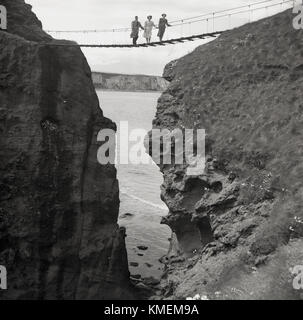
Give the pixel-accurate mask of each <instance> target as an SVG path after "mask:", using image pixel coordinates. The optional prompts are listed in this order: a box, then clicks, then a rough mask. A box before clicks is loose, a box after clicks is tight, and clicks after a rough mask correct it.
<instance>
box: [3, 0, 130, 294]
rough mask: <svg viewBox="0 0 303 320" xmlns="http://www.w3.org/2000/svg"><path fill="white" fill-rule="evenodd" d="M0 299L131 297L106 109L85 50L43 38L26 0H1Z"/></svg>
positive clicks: (39, 26)
mask: <svg viewBox="0 0 303 320" xmlns="http://www.w3.org/2000/svg"><path fill="white" fill-rule="evenodd" d="M1 4H3V5H5V6H6V8H7V11H8V30H7V31H0V48H1V49H0V132H1V135H0V154H1V157H0V190H1V193H0V264H1V265H4V266H6V268H7V271H8V290H7V291H1V292H0V299H121V298H123V299H126V298H130V295H129V291H128V289H129V272H128V262H127V254H126V249H125V242H124V238H125V230H124V229H120V228H119V226H118V225H117V218H118V211H119V190H118V182H117V179H116V169H115V168H114V166H111V165H108V166H101V165H99V164H98V162H97V148H98V147H99V145H98V143H97V134H98V132H99V130H100V129H103V128H113V129H115V124H114V123H113V122H111V121H110V120H109V119H106V118H105V117H104V116H103V114H102V111H101V109H100V108H99V102H98V98H97V96H96V93H95V90H94V87H93V83H92V79H91V71H90V68H89V66H88V64H87V61H86V59H85V57H84V56H83V54H82V52H81V50H80V48H77V47H60V46H55V45H51V46H50V45H49V43H52V44H56V43H60V44H64V43H65V42H64V41H59V42H58V41H56V40H53V39H52V38H51V37H50V36H49V35H47V34H46V33H44V32H43V31H42V28H41V22H40V21H39V20H38V19H37V17H36V16H35V15H34V14H33V13H32V11H31V6H29V5H27V4H25V3H24V1H23V0H2V1H1Z"/></svg>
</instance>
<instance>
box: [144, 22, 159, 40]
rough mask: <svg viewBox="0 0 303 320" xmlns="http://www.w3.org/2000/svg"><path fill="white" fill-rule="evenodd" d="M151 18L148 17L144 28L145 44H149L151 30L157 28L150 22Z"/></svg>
mask: <svg viewBox="0 0 303 320" xmlns="http://www.w3.org/2000/svg"><path fill="white" fill-rule="evenodd" d="M152 18H153V17H152V16H148V17H147V21H146V22H145V26H144V38H145V39H146V42H147V43H150V41H151V37H152V32H153V28H154V27H155V28H157V26H156V25H155V24H154V22H153V21H152Z"/></svg>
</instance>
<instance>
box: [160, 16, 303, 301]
mask: <svg viewBox="0 0 303 320" xmlns="http://www.w3.org/2000/svg"><path fill="white" fill-rule="evenodd" d="M292 18H293V16H292V14H291V12H290V11H287V12H284V13H281V14H279V15H276V16H274V17H271V18H268V19H265V20H261V21H259V22H256V23H252V24H248V25H245V26H243V27H241V28H238V29H235V30H232V31H229V32H226V33H224V34H223V35H222V36H221V37H219V38H218V39H217V40H215V41H213V42H211V43H209V44H206V45H204V46H201V47H199V48H197V49H196V50H195V51H194V52H192V53H191V54H189V55H187V56H185V57H184V58H182V59H180V60H177V61H173V62H172V63H170V64H169V65H168V66H167V67H166V69H165V72H164V77H165V78H166V79H167V80H169V81H170V85H169V88H168V89H167V90H166V91H165V92H164V93H163V95H162V97H161V98H160V100H159V104H158V109H157V115H156V119H155V120H154V127H155V128H168V129H174V128H184V127H185V128H188V129H192V128H195V129H197V128H203V129H206V134H207V137H206V153H207V156H206V161H207V162H206V169H205V172H204V174H202V175H200V176H197V177H189V176H186V173H185V169H186V165H184V166H167V165H166V166H164V165H163V166H161V170H162V171H163V173H164V180H165V181H164V184H163V186H162V198H163V200H164V201H165V203H166V204H167V205H168V207H169V209H170V212H169V215H168V217H166V218H165V219H163V223H166V224H168V225H169V226H170V227H171V229H172V231H173V236H172V240H171V249H170V252H169V254H168V255H167V257H166V258H163V262H164V263H165V264H166V273H165V275H164V276H163V281H162V287H161V291H159V295H164V296H165V297H166V298H178V299H180V298H181V299H184V298H185V297H190V296H191V297H192V296H194V295H195V294H200V295H207V296H208V298H210V299H280V298H281V299H297V298H299V294H300V292H299V291H295V290H294V289H293V286H292V274H291V272H290V268H292V267H294V266H295V265H301V264H302V261H303V260H302V259H303V250H302V248H303V246H302V245H303V240H302V236H303V224H302V223H303V213H302V197H303V162H302V156H303V153H302V150H303V149H302V141H303V104H302V89H301V88H302V85H303V54H302V52H303V46H302V36H303V32H302V31H296V30H294V29H293V27H292Z"/></svg>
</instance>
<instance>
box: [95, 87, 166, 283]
mask: <svg viewBox="0 0 303 320" xmlns="http://www.w3.org/2000/svg"><path fill="white" fill-rule="evenodd" d="M97 94H98V97H99V100H100V106H101V108H102V110H103V113H104V116H105V117H107V118H110V119H111V120H113V121H114V122H116V123H117V125H118V130H119V123H120V121H127V122H128V126H129V131H131V130H133V129H144V130H146V131H149V130H151V128H152V121H153V119H154V117H155V113H156V106H157V100H158V98H159V96H160V93H158V92H156V93H154V92H119V91H100V90H98V91H97ZM118 134H119V133H118ZM116 167H117V174H118V179H119V187H120V200H121V204H120V218H119V224H120V226H125V227H126V231H127V238H126V245H127V251H128V259H129V264H130V272H131V274H132V275H141V276H142V277H149V276H153V277H156V278H157V277H160V275H161V273H162V268H163V265H161V263H160V262H159V259H160V258H161V257H162V256H163V255H165V254H166V253H167V250H168V245H169V242H168V238H169V237H170V229H169V228H168V227H167V226H164V225H161V224H160V221H161V217H162V216H166V215H167V213H168V209H167V207H166V205H165V204H164V203H163V202H162V201H161V199H160V186H161V184H162V183H163V177H162V174H161V172H160V171H159V168H158V167H157V166H156V165H154V164H153V163H152V162H151V163H150V164H148V165H147V164H140V165H133V164H128V165H119V164H117V165H116ZM138 246H143V247H146V248H147V249H146V248H144V249H146V250H142V248H141V249H139V248H138Z"/></svg>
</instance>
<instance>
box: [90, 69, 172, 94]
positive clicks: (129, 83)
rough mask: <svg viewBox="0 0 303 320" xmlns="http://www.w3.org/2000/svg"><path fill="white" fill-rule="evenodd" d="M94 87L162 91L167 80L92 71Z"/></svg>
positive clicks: (166, 84)
mask: <svg viewBox="0 0 303 320" xmlns="http://www.w3.org/2000/svg"><path fill="white" fill-rule="evenodd" d="M92 77H93V82H94V85H95V87H96V88H100V89H106V90H117V91H164V90H166V89H167V86H168V82H167V81H166V80H165V79H163V78H162V77H156V76H145V75H127V74H115V73H100V72H93V75H92Z"/></svg>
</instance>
